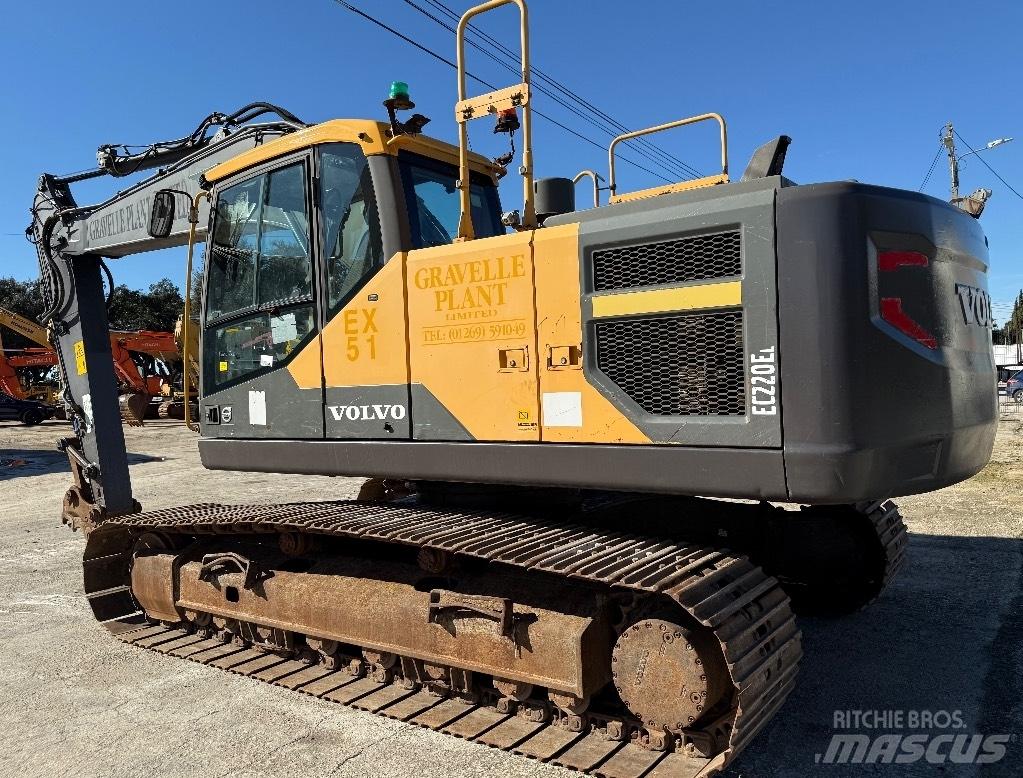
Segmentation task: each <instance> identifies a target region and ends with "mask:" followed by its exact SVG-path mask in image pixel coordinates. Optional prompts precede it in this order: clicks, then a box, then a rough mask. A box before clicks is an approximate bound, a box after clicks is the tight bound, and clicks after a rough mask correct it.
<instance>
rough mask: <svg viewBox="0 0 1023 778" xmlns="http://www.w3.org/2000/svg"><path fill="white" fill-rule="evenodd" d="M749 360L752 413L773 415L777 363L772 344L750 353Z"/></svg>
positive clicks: (776, 392)
mask: <svg viewBox="0 0 1023 778" xmlns="http://www.w3.org/2000/svg"><path fill="white" fill-rule="evenodd" d="M749 362H750V366H749V371H750V390H751V391H750V394H751V395H752V397H751V400H752V403H753V415H754V416H774V415H775V414H777V413H778V365H777V363H776V361H775V358H774V346H768V347H767V348H762V349H760V350H759V351H756V352H754V353H752V354H750V355H749Z"/></svg>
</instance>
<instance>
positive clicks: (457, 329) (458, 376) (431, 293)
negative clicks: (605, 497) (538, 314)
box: [406, 232, 540, 441]
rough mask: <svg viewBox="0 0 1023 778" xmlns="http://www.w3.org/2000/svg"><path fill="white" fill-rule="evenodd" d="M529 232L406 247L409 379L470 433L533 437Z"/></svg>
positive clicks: (533, 332)
mask: <svg viewBox="0 0 1023 778" xmlns="http://www.w3.org/2000/svg"><path fill="white" fill-rule="evenodd" d="M531 238H532V233H530V232H522V233H514V234H511V235H502V236H498V237H493V238H484V239H481V240H474V241H467V242H464V243H455V244H452V245H447V246H437V247H435V248H427V249H419V250H417V251H411V252H409V254H408V258H407V268H406V279H407V289H408V311H409V344H410V363H411V380H412V382H413V383H418V384H422V385H423V386H424V387H425V388H426V389H428V390H429V391H430V393H431V394H432V395H433V396H434V397H435V398H436V399H437V400H438V401H439V402H440V403H441V405H443V406H444V407H445V408H446V409H447V410H448V411H449V412H450V413H451V414H452V415H454V416H455V418H457V419H458V421H459V422H460V423H461V425H462V426H463V427H465V429H466V430H468V432H469V433H470V434H471V435H472V436H473V437H474V438H476V439H477V440H511V441H523V440H525V441H530V440H532V441H535V440H539V437H540V427H539V424H538V421H537V411H538V407H537V403H538V400H537V370H536V363H537V360H536V326H535V321H536V319H535V310H534V307H533V263H532V252H531V246H530V241H531ZM415 413H416V409H415V407H413V418H414V417H415Z"/></svg>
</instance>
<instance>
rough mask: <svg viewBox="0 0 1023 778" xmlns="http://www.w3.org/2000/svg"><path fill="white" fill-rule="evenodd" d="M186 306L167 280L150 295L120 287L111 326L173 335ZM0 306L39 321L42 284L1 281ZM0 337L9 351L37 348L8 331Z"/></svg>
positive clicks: (43, 306) (152, 290)
mask: <svg viewBox="0 0 1023 778" xmlns="http://www.w3.org/2000/svg"><path fill="white" fill-rule="evenodd" d="M183 305H184V300H182V298H181V292H180V291H179V290H178V287H177V285H175V284H174V282H173V281H171V280H170V279H168V278H164V279H162V280H160V281H157V282H156V283H155V284H152V285H151V286H150V287H149V291H148V292H142V291H139V290H137V289H129V288H128V287H126V286H117V287H114V294H113V297H112V299H111V303H110V310H109V317H110V327H111V329H115V330H157V331H161V332H174V323H175V322H176V321H177V318H178V316H180V315H181V309H182V307H183ZM0 307H3V308H7V309H8V310H11V311H14V312H15V313H20V314H21V315H22V316H24V317H26V318H28V319H31V320H32V321H38V317H39V315H40V314H41V313H42V312H43V310H44V309H45V305H44V304H43V295H42V288H41V285H40V283H39V281H18V280H16V279H14V278H0ZM0 334H2V337H3V341H4V343H5V345H6V347H7V348H24V347H26V346H34V345H35V344H34V343H31V342H30V341H28V340H27V339H25V338H23V337H21V336H20V335H18V334H17V333H15V332H11V331H10V330H7V329H4V331H3V332H2V333H0Z"/></svg>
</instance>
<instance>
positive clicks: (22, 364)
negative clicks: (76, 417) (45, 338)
mask: <svg viewBox="0 0 1023 778" xmlns="http://www.w3.org/2000/svg"><path fill="white" fill-rule="evenodd" d="M56 364H57V355H56V354H55V353H54V352H53V351H52V350H50V349H41V348H39V349H35V348H28V349H4V348H2V343H0V392H3V393H4V394H8V395H10V396H11V397H14V398H16V399H19V400H38V401H40V402H45V403H47V404H49V405H53V404H55V403H54V391H53V388H52V387H50V386H47V385H45V384H43V383H41V382H39V381H36V380H33V379H34V376H32V373H33V372H34V371H36V370H40V369H43V370H48V369H49V368H52V367H54V366H55V365H56Z"/></svg>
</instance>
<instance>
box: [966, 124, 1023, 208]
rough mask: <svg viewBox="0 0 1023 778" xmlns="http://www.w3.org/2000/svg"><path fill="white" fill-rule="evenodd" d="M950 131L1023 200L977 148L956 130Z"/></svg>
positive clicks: (1022, 195) (1021, 195)
mask: <svg viewBox="0 0 1023 778" xmlns="http://www.w3.org/2000/svg"><path fill="white" fill-rule="evenodd" d="M952 132H953V133H955V136H956V137H957V138H959V140H961V141H962V142H963V145H964V146H966V148H968V149H969V150H970V151H972V152H973V155H974V156H975V157H976V158H977V159H979V160H980V161H981V162H983V163H984V167H986V168H987V169H988V170H990V171H991V173H992V174H993V175H994V177H995V178H997V179H998V180H999V181H1001V182H1002V183H1003V184H1005V186H1006V188H1007V189H1008V190H1009V191H1010V192H1012V193H1013V194H1014V195H1016V197H1018V198H1019V199H1020V200H1023V194H1020V193H1019V192H1017V191H1016V190H1015V189H1013V188H1012V186H1011V185H1010V184H1009V182H1008V181H1006V180H1005V179H1004V178H1002V177H1001V176H1000V175H998V172H997V171H996V170H995V169H994V168H993V167H991V165H989V164H988V162H987V160H986V159H984V158H983V157H982V156H980V154H979V153H978V152H977V150H976V149H975V148H973V146H971V145H970V144H969V143H967V142H966V140H965V139H964V138H963V136H962V135H960V134H959V131H958V130H956V129H953V130H952Z"/></svg>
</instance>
